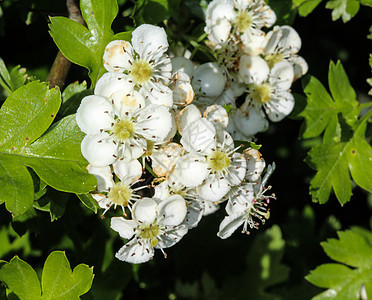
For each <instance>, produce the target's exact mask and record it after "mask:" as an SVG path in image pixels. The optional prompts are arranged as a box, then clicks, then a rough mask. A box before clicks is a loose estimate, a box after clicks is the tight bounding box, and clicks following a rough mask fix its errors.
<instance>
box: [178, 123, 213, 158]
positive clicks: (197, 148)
mask: <svg viewBox="0 0 372 300" xmlns="http://www.w3.org/2000/svg"><path fill="white" fill-rule="evenodd" d="M181 144H182V145H183V147H184V148H185V150H186V151H188V152H194V153H201V154H208V153H210V152H211V151H212V149H215V148H216V128H215V127H214V126H213V124H212V123H211V122H210V121H208V120H207V119H205V118H201V119H198V120H197V121H195V122H194V123H192V124H189V125H188V126H187V127H186V128H185V129H184V130H183V131H182V138H181Z"/></svg>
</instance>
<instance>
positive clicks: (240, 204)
mask: <svg viewBox="0 0 372 300" xmlns="http://www.w3.org/2000/svg"><path fill="white" fill-rule="evenodd" d="M274 169H275V164H272V165H269V166H268V168H267V172H266V174H265V176H264V177H263V179H261V178H260V180H259V181H258V182H244V183H242V184H241V185H239V186H236V187H233V188H232V189H231V191H230V192H229V194H228V195H227V198H228V199H229V200H228V202H227V205H226V207H225V209H226V212H227V214H228V215H227V216H226V217H225V218H224V219H223V220H222V222H221V224H220V228H219V231H218V233H217V236H219V237H220V238H222V239H226V238H228V237H230V236H231V235H232V234H233V233H234V232H235V230H237V229H238V228H239V227H240V226H241V225H243V230H242V233H247V234H249V228H250V229H253V228H256V229H257V228H258V226H259V223H258V222H257V220H259V221H261V223H265V220H266V219H268V218H269V217H270V211H269V210H268V209H267V206H268V204H269V203H270V199H276V198H275V195H274V194H272V195H265V193H266V192H267V191H268V190H270V189H271V186H269V187H267V188H266V187H265V185H266V182H267V180H268V179H269V177H270V176H271V174H272V172H273V171H274Z"/></svg>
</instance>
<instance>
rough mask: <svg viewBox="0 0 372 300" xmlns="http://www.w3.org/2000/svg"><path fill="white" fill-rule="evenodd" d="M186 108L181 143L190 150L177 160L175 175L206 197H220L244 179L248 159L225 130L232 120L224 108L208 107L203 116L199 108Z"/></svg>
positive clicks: (186, 149)
mask: <svg viewBox="0 0 372 300" xmlns="http://www.w3.org/2000/svg"><path fill="white" fill-rule="evenodd" d="M186 111H190V113H189V114H187V113H183V115H182V117H181V122H180V123H181V124H182V121H184V122H183V125H184V128H183V129H182V138H181V144H182V145H183V147H184V149H185V151H186V154H184V155H183V156H181V157H180V158H179V159H178V160H177V162H176V165H175V169H174V171H173V175H174V176H175V177H176V178H178V180H179V181H180V182H181V183H182V184H183V185H184V186H186V187H195V188H196V191H197V193H198V195H200V197H201V198H203V199H204V200H208V201H213V202H216V201H219V200H221V198H222V197H223V196H224V195H225V194H226V193H227V192H228V191H229V190H230V187H231V186H234V185H238V184H240V182H241V181H242V180H243V179H244V174H245V170H246V162H245V159H244V158H243V157H242V155H241V154H239V153H236V150H237V149H238V148H239V147H238V148H234V141H233V140H232V138H231V136H230V135H229V133H227V132H226V131H225V130H224V128H225V127H226V126H227V122H228V120H227V114H226V111H225V109H224V108H222V107H220V106H215V107H213V108H212V109H207V110H206V112H205V116H204V117H203V118H198V114H197V112H196V111H195V110H190V109H188V110H186ZM221 111H224V113H223V112H221ZM182 119H190V120H192V121H190V122H187V121H185V120H182Z"/></svg>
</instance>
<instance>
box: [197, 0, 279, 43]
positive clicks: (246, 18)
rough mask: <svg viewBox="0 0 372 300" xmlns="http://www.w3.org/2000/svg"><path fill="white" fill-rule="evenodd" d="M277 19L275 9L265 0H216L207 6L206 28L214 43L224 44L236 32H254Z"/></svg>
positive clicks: (269, 25)
mask: <svg viewBox="0 0 372 300" xmlns="http://www.w3.org/2000/svg"><path fill="white" fill-rule="evenodd" d="M275 21H276V16H275V13H274V11H273V10H272V9H271V8H270V7H269V6H268V5H266V4H265V2H264V1H263V0H252V1H241V0H214V1H212V2H210V3H209V5H208V7H207V11H206V20H205V22H206V26H205V28H204V30H205V32H206V33H207V34H208V37H209V39H210V40H211V41H212V42H213V43H215V44H216V45H223V44H224V43H226V42H227V41H228V40H229V38H231V36H232V35H234V34H236V35H238V36H240V35H244V34H252V32H254V31H257V30H260V29H261V28H262V27H271V26H272V25H273V24H274V23H275Z"/></svg>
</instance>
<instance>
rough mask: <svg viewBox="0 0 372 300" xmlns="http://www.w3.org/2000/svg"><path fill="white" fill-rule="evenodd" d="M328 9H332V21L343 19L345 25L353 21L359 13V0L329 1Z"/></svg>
mask: <svg viewBox="0 0 372 300" xmlns="http://www.w3.org/2000/svg"><path fill="white" fill-rule="evenodd" d="M326 8H328V9H332V21H336V20H338V19H339V18H342V21H343V22H344V23H346V22H348V21H350V20H351V18H352V17H354V16H355V15H356V14H357V12H358V11H359V1H358V0H329V1H328V2H327V4H326Z"/></svg>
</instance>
